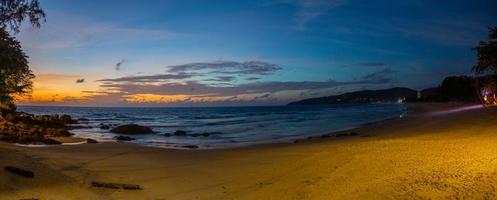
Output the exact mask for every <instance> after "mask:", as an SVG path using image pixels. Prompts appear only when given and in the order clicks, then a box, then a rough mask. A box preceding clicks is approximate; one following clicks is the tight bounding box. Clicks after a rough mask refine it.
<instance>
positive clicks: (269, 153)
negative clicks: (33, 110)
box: [0, 105, 497, 200]
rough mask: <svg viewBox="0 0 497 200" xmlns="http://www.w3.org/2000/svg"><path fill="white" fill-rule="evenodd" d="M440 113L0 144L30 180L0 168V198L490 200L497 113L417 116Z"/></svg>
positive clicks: (1, 158)
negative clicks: (141, 138) (340, 127)
mask: <svg viewBox="0 0 497 200" xmlns="http://www.w3.org/2000/svg"><path fill="white" fill-rule="evenodd" d="M440 107H441V106H440V105H431V106H426V105H423V106H421V107H419V108H420V109H419V110H420V112H418V113H417V114H413V115H411V116H409V117H407V118H404V119H399V120H392V121H388V122H385V123H382V124H376V125H371V126H367V127H363V128H359V129H356V130H354V131H355V132H357V133H359V134H361V135H363V136H364V135H367V136H370V137H360V136H347V137H340V138H327V139H313V140H307V141H302V142H299V143H297V144H271V145H258V146H254V147H248V148H239V149H224V150H167V149H159V148H148V147H140V146H136V145H130V144H123V143H102V144H83V145H71V146H53V147H45V148H27V147H19V146H15V145H12V144H5V143H1V144H0V164H1V166H2V167H3V166H5V165H13V166H18V167H23V168H26V169H30V170H32V171H34V172H35V178H33V179H29V178H24V177H20V176H17V175H14V174H11V173H9V172H7V171H5V170H3V169H2V170H1V171H0V199H21V198H39V199H275V200H279V199H428V198H432V199H455V198H469V199H497V191H496V188H495V187H496V186H497V109H495V108H492V109H477V110H469V111H464V112H457V113H451V114H440V115H427V114H426V111H427V110H429V111H431V110H434V109H435V108H440ZM91 181H107V182H118V183H131V184H139V185H141V186H142V187H143V190H138V191H128V190H114V189H101V188H92V187H90V183H91Z"/></svg>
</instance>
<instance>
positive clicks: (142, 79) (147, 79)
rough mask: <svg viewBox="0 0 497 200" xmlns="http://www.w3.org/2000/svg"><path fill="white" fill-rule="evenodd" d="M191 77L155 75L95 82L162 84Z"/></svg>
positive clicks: (184, 74) (189, 75) (190, 75)
mask: <svg viewBox="0 0 497 200" xmlns="http://www.w3.org/2000/svg"><path fill="white" fill-rule="evenodd" d="M192 76H193V75H192V74H187V73H178V74H156V75H144V76H126V77H122V78H107V79H100V80H97V81H99V82H111V83H118V82H132V83H137V82H144V83H151V82H162V81H168V80H181V79H187V78H191V77H192Z"/></svg>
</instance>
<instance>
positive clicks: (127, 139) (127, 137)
mask: <svg viewBox="0 0 497 200" xmlns="http://www.w3.org/2000/svg"><path fill="white" fill-rule="evenodd" d="M114 138H115V139H116V140H120V141H132V140H136V139H135V138H132V137H129V136H124V135H120V136H116V137H114Z"/></svg>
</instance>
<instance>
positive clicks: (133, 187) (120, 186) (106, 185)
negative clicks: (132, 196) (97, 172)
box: [91, 181, 143, 190]
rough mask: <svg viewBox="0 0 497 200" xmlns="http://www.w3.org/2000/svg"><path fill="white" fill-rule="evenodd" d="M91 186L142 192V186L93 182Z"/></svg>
mask: <svg viewBox="0 0 497 200" xmlns="http://www.w3.org/2000/svg"><path fill="white" fill-rule="evenodd" d="M91 186H93V187H99V188H109V189H124V190H142V189H143V188H142V187H141V186H140V185H135V184H123V183H110V182H100V181H92V182H91Z"/></svg>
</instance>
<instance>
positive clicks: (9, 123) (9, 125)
mask: <svg viewBox="0 0 497 200" xmlns="http://www.w3.org/2000/svg"><path fill="white" fill-rule="evenodd" d="M73 123H77V121H76V120H73V119H72V118H71V116H69V115H61V116H58V115H39V116H36V115H32V114H28V113H22V112H20V113H8V114H6V115H5V116H4V117H0V140H1V141H5V142H13V143H20V144H60V142H59V141H56V140H53V139H50V137H69V136H71V135H72V134H71V133H70V132H69V126H68V124H73Z"/></svg>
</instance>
